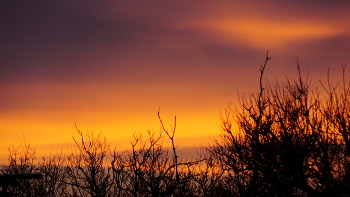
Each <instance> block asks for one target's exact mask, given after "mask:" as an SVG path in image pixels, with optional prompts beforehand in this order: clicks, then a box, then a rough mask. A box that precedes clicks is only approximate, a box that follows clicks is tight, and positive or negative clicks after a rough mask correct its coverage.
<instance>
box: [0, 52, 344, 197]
mask: <svg viewBox="0 0 350 197" xmlns="http://www.w3.org/2000/svg"><path fill="white" fill-rule="evenodd" d="M269 60H270V57H269V56H268V53H267V54H266V59H265V63H264V65H262V66H261V68H260V83H259V92H258V93H256V94H251V95H249V96H247V97H246V96H243V97H241V102H240V103H241V106H240V107H241V108H231V106H230V105H228V106H227V108H226V109H225V110H224V111H223V112H222V113H221V114H220V118H221V130H222V135H221V136H220V137H219V138H217V139H215V140H214V145H212V146H211V147H208V148H204V149H201V150H200V152H199V153H198V158H197V159H196V160H191V161H188V160H185V161H183V160H181V159H179V155H178V153H177V145H176V143H175V133H176V117H175V121H174V127H173V128H171V129H170V130H168V129H166V128H165V126H164V124H163V121H162V119H161V117H160V113H159V111H158V117H159V121H160V125H161V131H160V132H159V133H158V132H152V131H149V132H148V133H147V134H148V136H147V138H146V140H144V139H143V138H142V135H141V134H139V135H136V134H135V135H134V140H133V142H132V143H131V151H128V152H127V151H125V152H118V151H116V150H115V149H114V150H113V149H112V148H111V147H110V145H109V143H108V142H107V141H106V139H104V138H103V137H102V135H101V134H98V135H95V134H93V133H85V134H84V133H83V132H81V131H80V130H79V129H77V131H78V133H79V139H74V142H75V148H74V149H72V151H71V153H70V154H68V155H63V154H62V153H57V154H53V155H50V156H49V157H44V158H41V159H40V160H39V159H37V158H36V154H35V149H33V148H32V147H31V146H30V145H28V144H26V143H24V144H23V145H22V146H21V147H19V148H13V147H11V148H10V149H9V152H10V153H9V164H8V165H6V166H3V168H2V170H1V173H2V174H21V173H37V172H40V173H42V174H43V176H44V178H43V179H36V180H23V181H18V183H19V184H18V186H9V189H8V191H9V192H11V193H13V196H67V197H68V196H69V197H73V196H81V197H83V196H84V197H85V196H89V197H90V196H91V197H99V196H107V197H109V196H110V197H112V196H133V197H137V196H147V197H148V196H149V197H151V196H152V197H153V196H348V195H349V193H350V170H349V169H350V168H349V167H350V154H349V152H350V105H349V104H350V98H349V94H350V83H349V82H348V81H346V80H345V66H343V82H342V84H337V85H336V86H333V85H332V84H331V83H330V82H329V81H328V83H327V84H326V85H324V84H321V85H322V87H323V90H324V92H325V95H323V96H322V97H321V96H320V95H321V94H320V93H319V92H317V91H316V92H314V94H311V93H310V90H309V87H310V80H309V79H308V77H306V79H304V78H303V77H302V75H301V71H300V67H299V63H297V71H298V73H299V77H298V78H297V79H296V80H287V82H286V83H281V82H276V84H275V85H274V86H272V85H270V84H269V83H264V82H263V76H264V72H265V68H266V66H267V63H268V61H269ZM328 74H329V73H328ZM164 140H170V142H171V144H172V146H171V148H170V149H167V148H164V147H163V141H164Z"/></svg>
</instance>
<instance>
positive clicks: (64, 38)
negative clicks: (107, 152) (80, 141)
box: [0, 0, 350, 163]
mask: <svg viewBox="0 0 350 197" xmlns="http://www.w3.org/2000/svg"><path fill="white" fill-rule="evenodd" d="M349 10H350V3H347V2H344V1H340V0H339V1H301V0H300V1H293V2H281V1H276V0H268V1H264V2H261V1H257V0H249V1H228V0H227V1H220V2H218V1H215V3H214V2H213V1H209V0H208V1H207V0H204V1H202V0H201V1H173V2H169V1H152V2H151V3H150V2H147V3H146V2H145V1H141V0H131V1H124V2H122V1H95V2H93V1H91V2H85V1H84V2H80V1H74V2H71V1H68V0H63V1H61V0H60V1H58V0H57V1H50V2H46V1H31V2H27V1H22V2H21V1H16V2H12V1H11V2H1V3H0V13H1V17H0V25H1V27H2V28H1V30H0V41H1V44H0V51H1V53H0V69H1V70H0V123H1V127H0V134H1V138H0V140H1V143H0V162H1V163H3V162H6V157H7V148H8V147H9V146H10V145H11V144H12V145H15V146H16V145H19V144H20V143H21V141H23V140H24V139H25V141H26V142H30V143H31V144H32V145H33V146H34V147H36V148H37V153H38V155H39V156H42V155H45V154H48V152H49V151H50V150H51V149H52V150H53V151H56V150H59V149H64V150H66V149H68V148H69V146H71V143H72V142H73V141H72V136H77V132H76V131H75V123H76V124H77V126H78V127H79V129H81V130H82V131H95V132H100V131H101V132H102V134H103V135H104V136H106V138H107V140H108V141H109V142H111V144H112V146H117V147H118V148H119V149H120V150H125V149H127V148H128V147H130V141H131V140H132V136H133V134H134V133H138V132H142V133H145V132H146V131H147V130H154V131H158V130H159V129H160V124H159V121H158V119H157V111H158V108H159V107H161V115H162V117H163V121H164V122H165V125H166V126H169V127H170V124H173V118H174V116H175V115H176V116H177V119H178V121H177V133H176V137H177V142H178V144H179V147H183V148H185V147H198V146H206V145H208V144H210V143H211V139H210V138H212V137H213V136H218V135H219V134H220V130H219V128H218V125H219V124H220V121H219V118H218V115H219V110H223V109H224V108H225V106H226V104H227V103H229V102H231V103H232V105H233V106H237V103H238V102H237V100H238V99H237V90H238V91H239V92H244V93H251V92H255V91H256V90H257V88H258V76H259V70H258V69H259V65H260V64H262V63H263V61H264V58H265V53H266V50H269V51H270V56H272V59H271V61H270V62H269V65H268V68H267V70H266V72H267V73H266V77H267V78H268V79H269V80H271V81H273V80H274V79H275V77H277V78H279V79H284V78H285V75H286V74H287V75H288V76H290V77H294V76H295V75H296V69H295V66H296V56H298V57H299V62H300V63H301V66H302V70H303V71H305V73H306V71H309V72H310V77H311V78H312V79H313V83H314V84H315V85H317V84H318V80H319V79H324V78H325V76H326V72H327V69H328V67H331V68H332V73H333V78H334V79H337V76H338V75H339V74H340V73H339V71H340V68H341V65H342V64H344V63H346V62H349V59H350V51H349V48H350V26H349V24H348V21H350V13H349V12H348V11H349Z"/></svg>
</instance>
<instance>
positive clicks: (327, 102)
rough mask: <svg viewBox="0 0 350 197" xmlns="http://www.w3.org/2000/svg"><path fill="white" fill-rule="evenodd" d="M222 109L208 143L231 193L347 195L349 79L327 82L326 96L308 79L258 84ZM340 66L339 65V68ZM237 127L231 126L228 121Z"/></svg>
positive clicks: (241, 194) (263, 69) (248, 194)
mask: <svg viewBox="0 0 350 197" xmlns="http://www.w3.org/2000/svg"><path fill="white" fill-rule="evenodd" d="M269 60H270V58H269V57H268V54H267V55H266V61H265V64H264V65H263V66H261V69H260V72H261V75H260V91H259V93H258V94H255V95H251V96H250V97H248V98H246V97H243V98H242V99H241V103H242V106H241V107H242V108H241V109H240V110H233V109H232V108H230V106H228V107H227V109H226V110H225V111H224V113H222V115H221V121H222V131H223V134H222V137H221V138H220V140H216V145H215V146H213V147H211V148H209V149H208V151H209V152H210V155H211V156H212V157H214V158H215V159H216V160H218V161H219V163H220V165H221V167H222V168H223V169H225V170H226V179H227V182H229V184H231V185H232V187H233V188H234V190H232V193H234V194H235V195H236V196H347V195H348V194H349V192H350V191H349V188H350V187H349V186H350V184H349V183H350V182H349V176H348V175H349V164H350V163H349V150H350V149H349V148H350V146H349V132H350V130H349V129H350V124H349V123H350V122H349V121H350V119H349V109H350V108H349V107H350V106H349V90H350V89H349V87H350V86H349V84H346V82H345V77H344V82H343V84H342V85H341V86H332V85H331V84H330V83H329V82H328V89H325V90H326V93H327V96H326V97H325V98H324V99H320V98H319V93H316V94H315V95H310V94H309V85H310V80H308V79H306V80H304V79H303V78H302V76H301V72H300V67H299V64H298V67H297V69H298V72H299V78H298V79H297V80H294V81H290V80H288V81H287V83H285V84H281V83H277V84H276V85H275V86H273V87H271V86H270V84H267V85H266V86H263V83H262V78H263V74H264V71H265V68H266V64H267V62H268V61H269ZM344 73H345V67H343V74H344ZM234 123H236V124H237V125H238V130H237V131H234V130H233V125H234Z"/></svg>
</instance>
